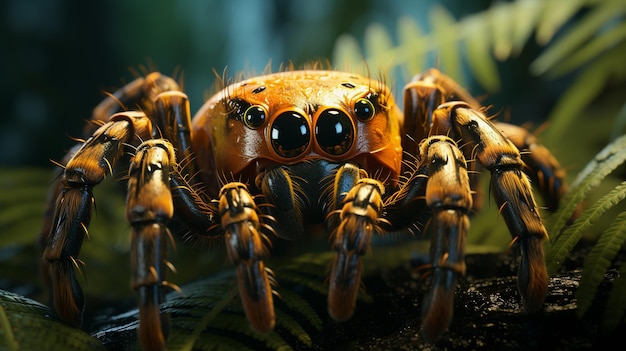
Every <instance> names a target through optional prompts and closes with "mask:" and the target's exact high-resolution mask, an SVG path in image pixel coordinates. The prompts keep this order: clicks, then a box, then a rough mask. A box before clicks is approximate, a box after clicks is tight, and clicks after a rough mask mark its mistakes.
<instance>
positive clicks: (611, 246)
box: [576, 182, 626, 318]
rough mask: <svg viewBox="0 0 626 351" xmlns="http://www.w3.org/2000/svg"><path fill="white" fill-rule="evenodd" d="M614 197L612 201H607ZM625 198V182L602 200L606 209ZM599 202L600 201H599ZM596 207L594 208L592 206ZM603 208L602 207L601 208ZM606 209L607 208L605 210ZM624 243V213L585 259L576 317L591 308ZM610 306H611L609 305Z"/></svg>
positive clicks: (625, 237) (625, 217) (625, 213)
mask: <svg viewBox="0 0 626 351" xmlns="http://www.w3.org/2000/svg"><path fill="white" fill-rule="evenodd" d="M610 196H615V198H613V199H608V198H609V197H610ZM624 197H626V182H624V183H622V184H621V185H620V186H618V187H617V188H616V189H615V190H614V191H611V192H610V193H609V194H607V196H605V197H603V199H605V198H607V202H608V203H607V204H606V206H607V207H610V206H612V205H614V204H611V203H610V202H613V201H615V200H617V198H619V199H620V200H621V199H623V198H624ZM599 202H600V201H599ZM594 207H596V206H594ZM603 207H604V206H603ZM606 209H608V208H606ZM625 241H626V211H622V213H621V214H619V215H618V216H617V217H616V218H615V220H614V222H613V224H612V225H611V226H610V227H609V229H607V230H606V231H605V232H604V233H603V234H602V235H601V236H600V239H599V240H598V242H597V243H596V244H595V245H594V246H593V248H592V249H591V252H590V253H589V255H588V256H587V257H586V258H585V262H584V265H583V272H582V277H581V279H580V286H579V287H578V290H577V291H576V300H577V303H578V307H577V310H576V313H577V315H578V317H579V318H580V317H582V316H583V315H584V314H585V313H586V312H587V309H588V308H589V307H590V306H591V303H592V301H593V298H594V296H595V294H596V291H597V290H598V287H599V286H600V283H602V281H603V280H604V275H605V274H606V272H607V270H608V269H609V267H610V266H611V261H612V260H613V258H614V257H615V255H616V254H617V252H618V251H619V250H620V248H621V247H622V245H623V244H624V242H625ZM609 306H611V305H609Z"/></svg>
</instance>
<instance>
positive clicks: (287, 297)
mask: <svg viewBox="0 0 626 351" xmlns="http://www.w3.org/2000/svg"><path fill="white" fill-rule="evenodd" d="M320 285H321V284H320ZM280 296H281V297H282V299H281V300H282V301H283V302H284V303H285V304H286V305H287V306H288V307H289V308H290V309H292V310H293V311H295V312H298V313H299V314H300V315H302V316H303V317H304V318H305V319H306V320H307V321H308V322H309V323H311V325H312V326H313V327H314V328H315V329H318V330H321V329H322V319H321V318H320V315H319V314H318V313H317V311H316V310H315V309H314V308H313V307H312V306H311V305H310V304H309V303H308V301H306V300H305V299H303V298H302V297H301V296H300V295H299V294H297V293H295V292H294V291H292V290H290V289H283V290H281V292H280Z"/></svg>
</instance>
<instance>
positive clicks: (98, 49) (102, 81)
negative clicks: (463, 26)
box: [0, 0, 562, 166]
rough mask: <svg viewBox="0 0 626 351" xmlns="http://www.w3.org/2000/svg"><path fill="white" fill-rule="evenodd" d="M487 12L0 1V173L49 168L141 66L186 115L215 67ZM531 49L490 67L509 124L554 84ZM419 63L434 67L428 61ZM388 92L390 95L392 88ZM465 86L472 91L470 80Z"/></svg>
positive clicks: (301, 57) (536, 113) (258, 1)
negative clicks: (161, 78)
mask: <svg viewBox="0 0 626 351" xmlns="http://www.w3.org/2000/svg"><path fill="white" fill-rule="evenodd" d="M492 3H494V1H488V0H480V1H459V0H444V1H435V0H420V1H402V0H389V1H380V0H359V1H354V0H339V1H334V0H317V1H288V0H232V1H216V0H184V1H162V0H161V1H141V0H129V1H119V2H113V1H106V2H92V1H77V0H6V1H3V2H2V3H1V4H0V13H1V14H2V20H1V22H0V33H1V34H0V43H1V45H2V50H1V51H2V52H1V53H0V79H1V82H2V85H1V87H0V89H1V92H0V99H1V106H3V113H2V116H1V117H0V149H1V150H4V152H1V153H0V166H17V165H19V166H25V165H28V166H30V165H35V166H50V165H51V164H50V162H49V160H50V159H53V160H59V159H60V158H61V157H62V155H63V153H64V152H65V151H66V150H67V149H68V148H69V147H70V146H71V145H72V144H73V143H72V142H71V141H70V139H69V138H68V136H74V137H77V136H80V133H81V131H82V127H83V121H84V119H86V118H88V117H89V116H90V113H91V109H92V108H93V107H94V106H95V105H96V104H97V103H98V102H99V101H100V100H101V99H102V98H103V96H104V94H103V92H105V91H112V90H114V89H116V88H118V87H120V86H121V85H122V84H123V83H124V82H128V81H129V80H131V79H132V78H133V74H132V73H131V70H137V69H138V68H139V67H140V66H145V67H148V68H150V69H157V70H159V71H161V72H163V73H165V74H173V73H175V72H178V71H180V72H182V73H183V75H184V81H185V90H186V92H187V93H188V95H189V96H190V98H191V105H192V111H194V110H196V109H197V108H199V106H200V105H201V103H202V101H203V100H204V98H206V96H207V94H208V93H210V92H211V91H212V90H211V88H212V87H213V83H214V77H215V75H214V72H213V71H214V70H215V71H217V72H219V73H220V74H221V73H222V72H223V70H224V69H225V68H227V70H228V72H229V74H230V76H236V74H237V72H240V71H242V70H243V71H246V72H256V73H262V72H263V71H264V69H265V68H266V66H267V65H268V64H270V65H271V68H272V70H277V69H278V68H279V67H280V65H281V64H284V63H289V62H293V63H294V64H295V65H296V66H301V65H302V64H304V63H306V62H310V61H314V60H326V59H328V60H330V59H331V58H332V56H331V55H332V50H333V46H334V44H335V41H336V40H337V38H338V37H339V36H340V35H341V34H351V35H353V36H355V37H356V38H362V37H363V33H364V31H365V30H366V28H367V26H368V25H370V24H372V23H379V24H381V25H383V26H384V27H385V28H387V29H388V30H389V31H390V33H391V34H392V35H394V36H395V29H394V28H395V25H396V22H397V21H398V19H399V18H400V17H402V16H408V17H410V18H412V19H414V20H415V21H417V23H418V24H420V25H422V27H423V28H422V29H423V30H424V31H428V30H429V28H428V14H429V11H430V10H431V9H432V7H433V5H435V4H438V5H442V6H444V7H445V8H446V9H447V10H448V11H450V12H451V13H452V14H453V15H454V16H455V17H456V18H462V17H464V16H466V15H469V14H472V13H476V12H478V11H480V10H484V9H486V8H488V7H489V6H490V5H491V4H492ZM537 50H538V49H536V47H534V45H533V44H532V43H531V44H530V45H529V47H526V48H525V50H524V52H523V54H522V55H521V56H520V57H517V58H516V60H515V61H510V62H503V63H501V70H500V73H501V79H502V80H503V81H504V82H505V83H504V84H502V86H503V89H502V90H501V91H499V92H496V93H491V94H489V96H487V98H488V99H489V100H487V103H493V105H494V106H500V107H505V108H506V109H511V111H514V112H515V113H511V115H512V116H514V117H513V118H517V121H528V120H529V119H532V120H541V119H542V118H544V117H545V116H546V115H547V111H548V110H549V108H550V107H551V104H552V103H553V101H554V99H553V98H552V97H553V94H554V93H553V90H554V89H553V85H555V84H556V85H558V84H562V82H555V83H550V84H548V85H546V84H539V83H540V81H539V80H538V79H537V78H536V77H532V76H530V75H529V74H528V69H527V67H528V64H529V62H530V60H531V59H532V58H534V57H536V53H537ZM429 60H430V64H431V65H432V66H436V65H437V62H438V61H437V60H438V59H437V58H436V57H430V58H429ZM375 69H376V68H375V67H372V70H373V71H375ZM403 78H409V77H403ZM393 83H394V89H395V90H396V92H399V91H400V90H401V88H402V83H403V82H402V81H400V80H398V81H394V82H393ZM464 83H465V84H467V85H470V88H471V80H469V79H468V81H466V82H464ZM544 83H545V82H544ZM473 92H474V93H476V94H477V95H482V94H484V91H483V90H480V89H476V90H474V91H473ZM530 100H532V103H530V104H529V101H530ZM9 151H10V152H9Z"/></svg>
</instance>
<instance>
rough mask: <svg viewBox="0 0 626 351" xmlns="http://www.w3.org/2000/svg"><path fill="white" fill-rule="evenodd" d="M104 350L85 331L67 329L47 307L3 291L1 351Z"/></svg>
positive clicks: (0, 324) (0, 303) (0, 317)
mask: <svg viewBox="0 0 626 351" xmlns="http://www.w3.org/2000/svg"><path fill="white" fill-rule="evenodd" d="M44 346H45V349H46V350H47V351H57V350H58V351H65V350H76V351H93V350H105V348H104V347H103V346H102V344H101V343H100V342H99V341H98V340H97V339H96V338H94V337H92V336H90V335H89V334H87V333H85V332H84V331H82V330H80V329H78V328H73V327H71V326H68V325H67V324H65V323H63V322H61V321H60V320H59V319H57V318H56V317H55V314H54V312H52V311H51V310H50V309H49V308H48V307H46V306H44V305H42V304H40V303H38V302H35V301H33V300H31V299H27V298H25V297H22V296H19V295H16V294H13V293H10V292H7V291H3V290H0V349H2V350H8V351H18V350H24V351H30V350H41V349H42V347H44Z"/></svg>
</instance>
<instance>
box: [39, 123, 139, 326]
mask: <svg viewBox="0 0 626 351" xmlns="http://www.w3.org/2000/svg"><path fill="white" fill-rule="evenodd" d="M150 135H151V123H150V121H149V120H148V119H147V118H146V116H145V115H144V114H143V113H140V112H127V113H121V114H117V115H114V116H112V117H111V120H110V122H108V123H106V124H104V125H103V126H101V127H100V128H99V129H98V130H96V132H94V134H93V136H92V137H91V138H89V139H88V140H87V141H86V142H85V143H84V144H83V146H82V147H81V148H80V149H79V150H78V151H77V152H76V154H75V155H74V156H73V157H72V158H71V159H70V161H69V162H68V163H67V165H66V167H65V170H64V172H63V175H62V178H61V180H60V182H61V184H62V187H59V190H60V192H59V193H58V196H57V198H56V206H55V211H54V216H53V219H52V220H51V221H50V225H51V226H52V227H51V228H50V232H49V234H48V235H46V236H45V240H44V244H45V250H44V256H43V268H44V274H45V275H47V277H46V279H45V280H46V282H47V283H49V284H50V285H51V286H50V288H51V293H52V296H51V298H52V303H53V305H54V307H55V309H56V311H57V313H58V314H59V315H60V317H61V318H62V319H63V320H65V321H68V322H70V323H73V324H75V325H80V324H81V320H82V310H83V307H84V300H83V293H82V290H81V288H80V284H79V283H78V280H77V279H76V275H75V270H76V269H80V268H81V266H82V262H81V261H80V260H79V259H78V254H79V252H80V247H81V245H82V241H83V238H84V237H85V235H87V227H88V226H89V222H90V220H91V211H92V206H93V202H94V197H93V192H92V189H93V187H94V186H96V185H97V184H99V183H100V182H101V181H102V180H103V179H104V178H105V177H106V176H107V175H110V174H111V173H112V171H113V165H114V164H115V162H116V160H117V159H118V158H119V157H120V156H122V154H123V152H124V149H125V145H126V144H127V143H130V142H131V140H133V138H135V137H136V136H138V137H140V138H149V137H150Z"/></svg>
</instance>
